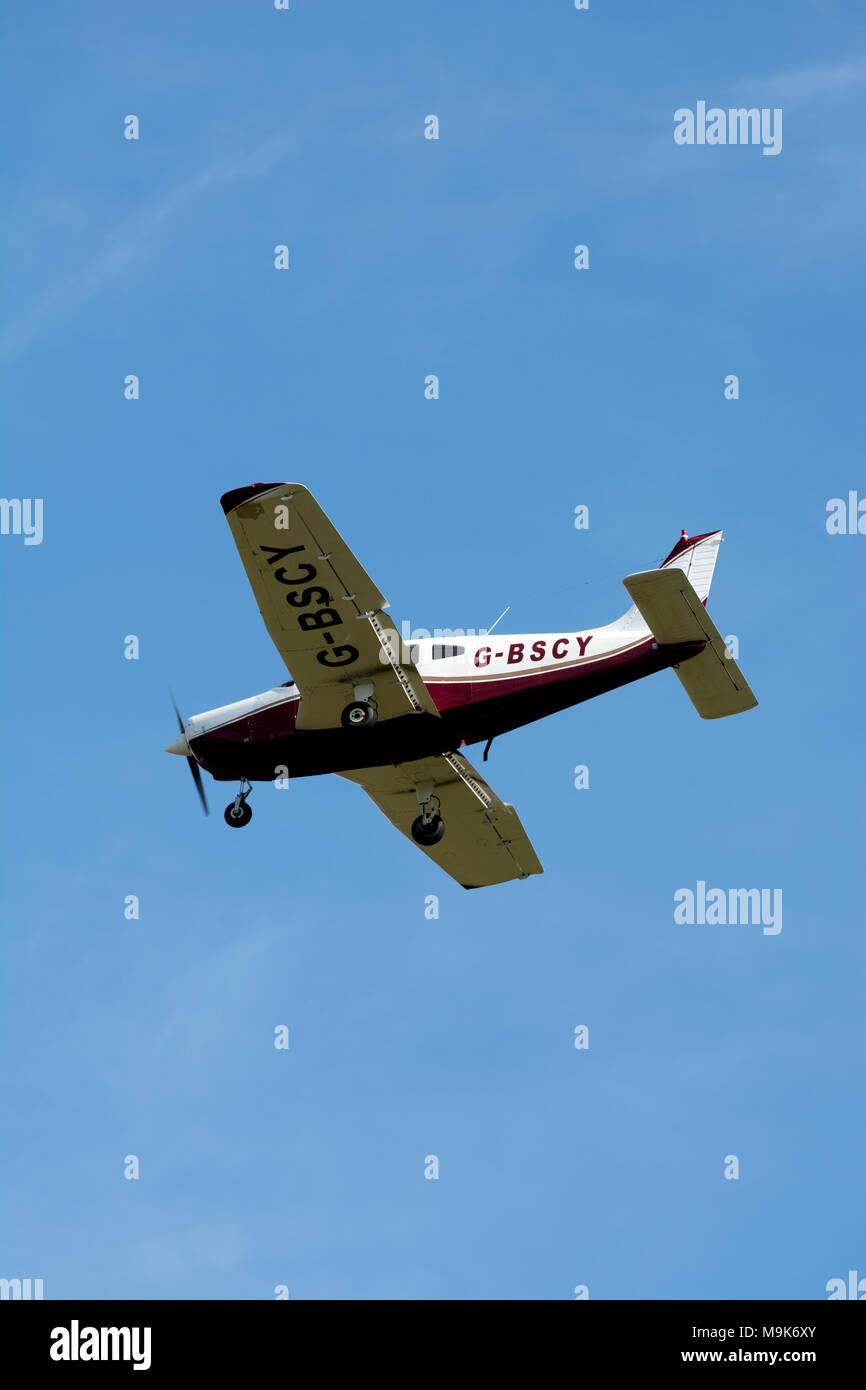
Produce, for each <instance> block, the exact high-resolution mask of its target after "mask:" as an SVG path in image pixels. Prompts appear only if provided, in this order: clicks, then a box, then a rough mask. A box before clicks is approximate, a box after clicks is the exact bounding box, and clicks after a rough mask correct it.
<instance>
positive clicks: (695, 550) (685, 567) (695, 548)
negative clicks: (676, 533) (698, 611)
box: [661, 531, 722, 603]
mask: <svg viewBox="0 0 866 1390" xmlns="http://www.w3.org/2000/svg"><path fill="white" fill-rule="evenodd" d="M721 543H722V533H721V531H707V532H706V534H705V535H703V536H692V538H691V540H689V538H688V536H687V535H686V533H685V531H683V533H682V535H681V536H680V538H679V540H678V541H677V543H676V545H675V546H674V548H673V550H672V551H671V553H670V555H668V557H667V559H666V560H662V563H661V568H662V569H663V570H682V572H683V574H684V575H685V576H686V578H687V579H688V581H689V583H690V584H691V586H692V588H693V589H694V591H695V593H696V594H697V596H698V598H699V599H700V601H701V603H706V601H707V599H708V598H709V594H710V585H711V584H712V582H713V570H714V569H715V568H716V560H717V558H718V554H719V546H720V545H721Z"/></svg>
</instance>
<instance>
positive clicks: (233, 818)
mask: <svg viewBox="0 0 866 1390" xmlns="http://www.w3.org/2000/svg"><path fill="white" fill-rule="evenodd" d="M252 789H253V785H252V782H248V781H247V779H246V777H244V778H243V780H242V782H241V785H240V791H239V792H238V794H237V796H236V797H235V799H234V801H230V802H229V804H228V806H227V807H226V808H225V811H224V812H223V818H224V820H225V823H226V825H230V826H231V827H232V829H233V830H240V828H241V826H244V825H249V823H250V821H251V820H252V818H253V808H252V806H248V805H247V797H248V796H249V794H250V792H251V791H252Z"/></svg>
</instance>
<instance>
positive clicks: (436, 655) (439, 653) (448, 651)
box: [433, 646, 466, 661]
mask: <svg viewBox="0 0 866 1390" xmlns="http://www.w3.org/2000/svg"><path fill="white" fill-rule="evenodd" d="M465 650H466V648H465V647H437V646H434V648H433V660H434V661H441V660H442V658H443V657H445V656H462V655H463V653H464V652H465Z"/></svg>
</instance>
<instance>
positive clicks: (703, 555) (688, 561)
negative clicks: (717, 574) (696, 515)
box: [611, 531, 722, 633]
mask: <svg viewBox="0 0 866 1390" xmlns="http://www.w3.org/2000/svg"><path fill="white" fill-rule="evenodd" d="M721 543H722V533H721V531H707V532H706V533H705V534H704V535H703V536H692V538H691V540H689V538H688V536H687V535H686V533H685V531H683V532H682V533H681V534H680V538H679V540H678V541H677V543H676V545H675V546H674V548H673V550H672V551H671V553H670V555H668V556H667V557H666V558H665V559H664V560H662V562H661V566H660V568H661V569H663V570H664V569H677V570H682V572H683V574H684V575H685V576H686V578H687V579H688V580H689V581H690V582H691V585H692V588H693V589H694V590H695V593H696V594H697V596H698V598H699V599H700V600H701V603H706V601H707V598H708V596H709V592H710V585H711V584H712V582H713V570H714V569H715V568H716V559H717V557H718V554H719V546H720V545H721ZM647 572H648V573H649V572H650V571H647ZM626 587H627V586H626ZM611 627H615V628H617V629H622V630H623V631H625V632H630V633H632V632H640V631H646V630H647V627H648V624H647V621H646V618H645V616H644V614H643V613H642V611H641V610H640V608H639V607H638V606H637V605H636V604H632V606H631V608H629V609H628V610H627V612H625V613H623V615H622V617H621V618H617V620H616V622H615V623H611ZM649 627H650V631H652V627H651V625H649Z"/></svg>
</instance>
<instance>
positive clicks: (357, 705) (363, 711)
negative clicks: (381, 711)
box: [340, 681, 378, 729]
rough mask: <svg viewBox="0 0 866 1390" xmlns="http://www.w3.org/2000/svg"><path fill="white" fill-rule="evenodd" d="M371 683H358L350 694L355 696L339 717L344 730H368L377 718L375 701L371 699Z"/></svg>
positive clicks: (372, 686)
mask: <svg viewBox="0 0 866 1390" xmlns="http://www.w3.org/2000/svg"><path fill="white" fill-rule="evenodd" d="M374 688H375V687H374V685H373V682H372V681H360V682H359V683H358V685H356V686H355V688H354V691H353V692H352V693H353V694H354V696H355V698H354V700H353V701H352V702H351V704H348V705H347V706H346V708H345V709H344V710H343V713H342V714H341V715H340V721H341V723H342V725H343V728H344V729H370V728H372V726H373V725H374V724H375V722H376V719H377V717H378V715H377V711H376V701H375V700H374V699H373V690H374Z"/></svg>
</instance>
